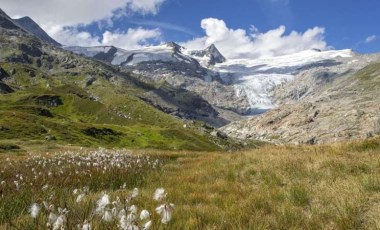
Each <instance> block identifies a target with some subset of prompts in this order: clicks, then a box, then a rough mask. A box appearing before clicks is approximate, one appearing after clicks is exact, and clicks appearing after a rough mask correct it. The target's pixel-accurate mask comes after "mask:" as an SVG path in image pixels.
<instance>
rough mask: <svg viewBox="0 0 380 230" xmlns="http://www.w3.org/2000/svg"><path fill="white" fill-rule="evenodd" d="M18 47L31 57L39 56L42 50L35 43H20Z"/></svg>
mask: <svg viewBox="0 0 380 230" xmlns="http://www.w3.org/2000/svg"><path fill="white" fill-rule="evenodd" d="M19 49H20V50H21V51H22V52H23V53H24V54H27V55H29V56H32V57H41V55H42V51H41V50H40V49H39V48H38V45H37V44H31V45H26V44H20V45H19Z"/></svg>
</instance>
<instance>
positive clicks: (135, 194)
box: [131, 188, 139, 198]
mask: <svg viewBox="0 0 380 230" xmlns="http://www.w3.org/2000/svg"><path fill="white" fill-rule="evenodd" d="M138 195H139V189H138V188H134V189H133V190H132V194H131V197H132V198H136V197H137V196H138Z"/></svg>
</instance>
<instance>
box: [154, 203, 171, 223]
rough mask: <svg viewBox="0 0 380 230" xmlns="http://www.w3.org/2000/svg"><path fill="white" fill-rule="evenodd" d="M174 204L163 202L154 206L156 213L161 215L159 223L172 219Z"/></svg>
mask: <svg viewBox="0 0 380 230" xmlns="http://www.w3.org/2000/svg"><path fill="white" fill-rule="evenodd" d="M173 209H174V204H163V205H160V206H158V207H157V208H156V212H157V214H159V215H160V216H161V223H163V224H167V223H169V222H170V220H171V219H172V212H173Z"/></svg>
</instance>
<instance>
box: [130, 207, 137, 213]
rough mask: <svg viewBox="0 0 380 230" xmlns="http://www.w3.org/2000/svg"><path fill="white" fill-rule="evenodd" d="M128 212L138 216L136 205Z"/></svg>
mask: <svg viewBox="0 0 380 230" xmlns="http://www.w3.org/2000/svg"><path fill="white" fill-rule="evenodd" d="M128 211H130V212H131V213H134V214H136V213H137V206H136V205H132V206H131V207H129V208H128Z"/></svg>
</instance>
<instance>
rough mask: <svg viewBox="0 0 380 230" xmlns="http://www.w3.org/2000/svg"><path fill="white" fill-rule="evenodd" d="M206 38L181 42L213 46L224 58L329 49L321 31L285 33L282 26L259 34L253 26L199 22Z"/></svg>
mask: <svg viewBox="0 0 380 230" xmlns="http://www.w3.org/2000/svg"><path fill="white" fill-rule="evenodd" d="M201 27H202V29H203V30H204V31H205V33H206V36H204V37H200V38H195V39H193V40H191V41H187V42H185V43H182V45H183V46H185V47H187V48H189V49H203V48H205V47H207V46H209V45H211V44H215V45H216V46H217V47H218V49H220V51H221V52H222V53H223V54H224V55H225V56H226V57H227V58H231V59H233V58H259V57H273V56H280V55H285V54H291V53H295V52H300V51H303V50H307V49H312V48H315V49H321V50H325V49H328V46H327V44H326V42H325V40H324V33H325V30H324V28H320V27H314V28H311V29H308V30H306V31H305V32H303V33H300V32H296V31H292V32H290V33H289V34H286V28H285V26H280V27H278V28H277V29H274V30H270V31H267V32H265V33H262V32H259V31H258V29H257V28H256V27H254V26H252V27H251V29H250V30H249V31H248V32H247V30H244V29H231V28H228V27H227V25H226V23H225V22H224V21H223V20H220V19H216V18H206V19H203V20H202V22H201Z"/></svg>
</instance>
